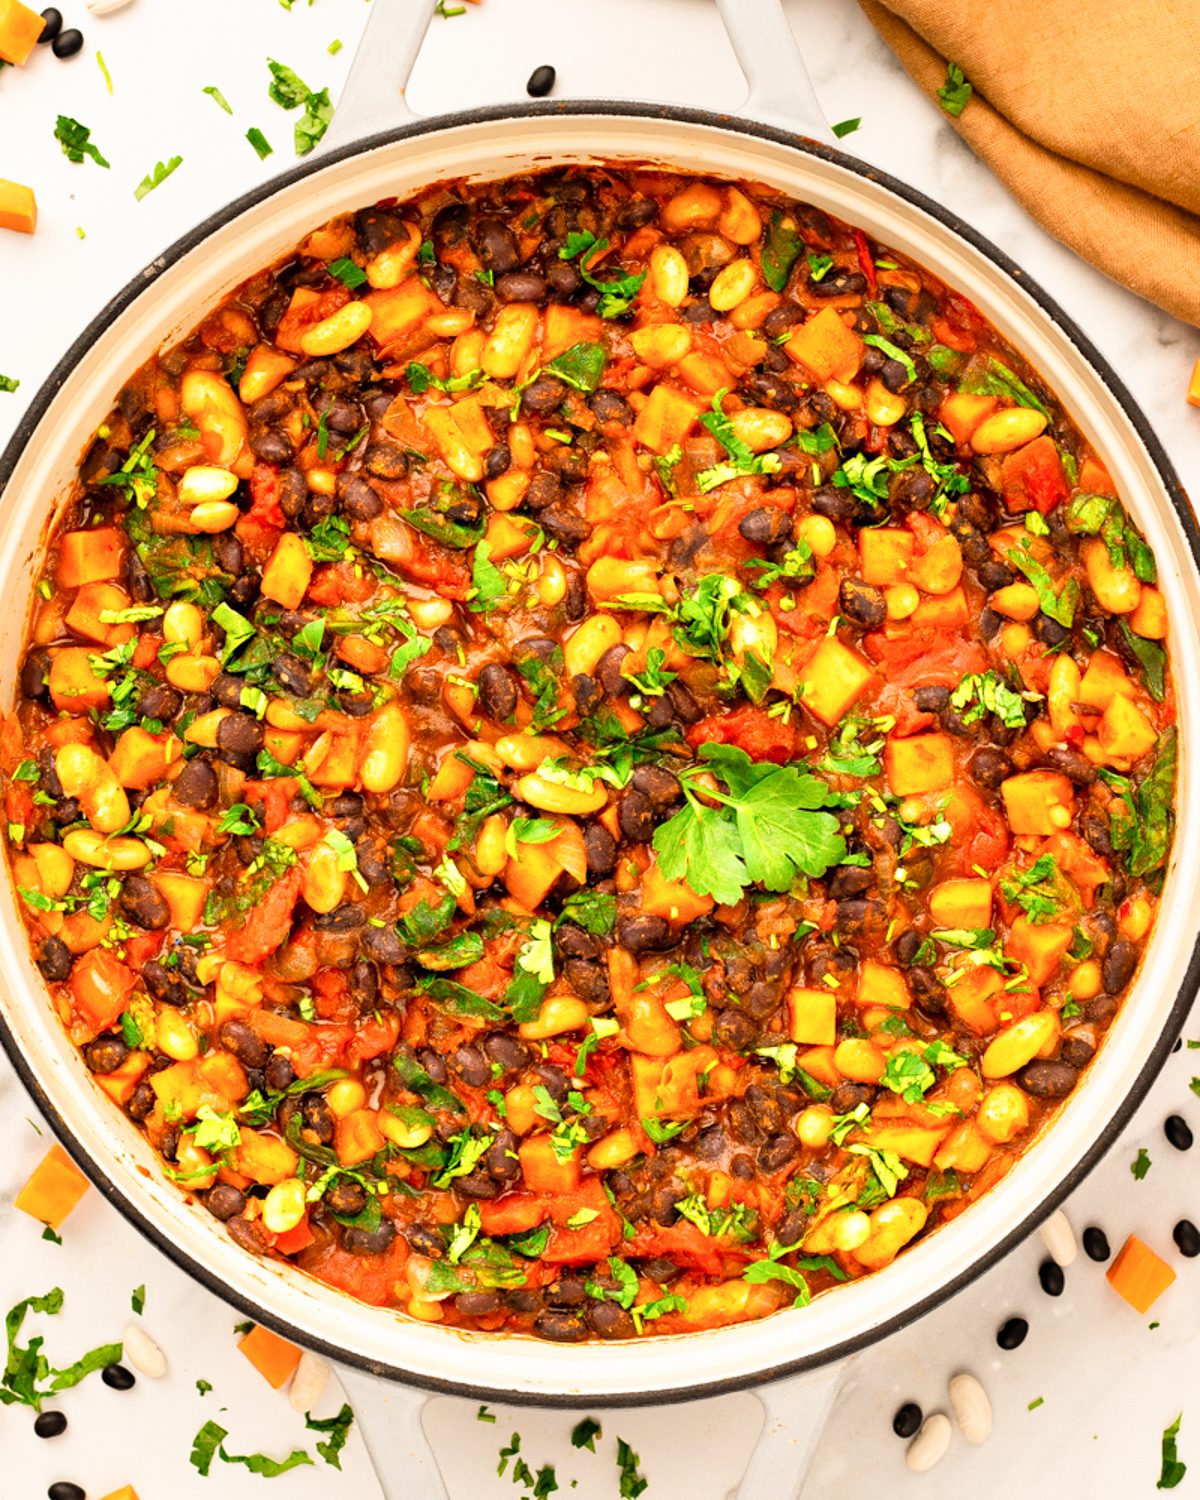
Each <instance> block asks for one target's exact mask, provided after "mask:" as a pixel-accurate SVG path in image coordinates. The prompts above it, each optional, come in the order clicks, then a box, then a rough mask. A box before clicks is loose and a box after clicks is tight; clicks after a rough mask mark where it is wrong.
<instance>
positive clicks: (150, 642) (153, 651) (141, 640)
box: [130, 635, 163, 671]
mask: <svg viewBox="0 0 1200 1500" xmlns="http://www.w3.org/2000/svg"><path fill="white" fill-rule="evenodd" d="M162 643H163V638H162V636H161V635H140V636H138V643H137V645H136V646H135V647H134V648H133V660H132V661H131V662H130V665H131V666H134V667H140V668H141V669H142V670H143V671H144V670H145V669H146V668H147V667H148V666H149V665H150V664H151V662H153V661H154V660H155V659H156V658H157V656H158V650H159V647H160V646H161V645H162Z"/></svg>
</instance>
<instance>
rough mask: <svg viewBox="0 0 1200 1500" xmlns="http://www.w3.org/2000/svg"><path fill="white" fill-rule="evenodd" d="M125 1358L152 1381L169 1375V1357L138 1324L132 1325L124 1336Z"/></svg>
mask: <svg viewBox="0 0 1200 1500" xmlns="http://www.w3.org/2000/svg"><path fill="white" fill-rule="evenodd" d="M122 1343H123V1344H124V1348H125V1358H126V1359H127V1360H128V1361H129V1363H130V1364H131V1365H132V1366H133V1368H134V1369H135V1370H140V1371H141V1372H142V1374H143V1375H148V1376H149V1377H150V1379H151V1380H161V1379H162V1377H163V1376H164V1375H165V1374H166V1373H167V1356H166V1355H165V1354H164V1353H163V1352H162V1350H161V1349H160V1348H159V1347H158V1345H157V1344H156V1343H155V1342H154V1340H153V1339H152V1338H151V1337H150V1335H149V1334H148V1333H146V1332H145V1331H144V1330H143V1329H141V1328H139V1327H138V1326H137V1324H136V1323H130V1325H129V1327H128V1328H127V1329H126V1330H125V1333H124V1335H123V1336H122Z"/></svg>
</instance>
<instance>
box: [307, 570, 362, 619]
mask: <svg viewBox="0 0 1200 1500" xmlns="http://www.w3.org/2000/svg"><path fill="white" fill-rule="evenodd" d="M374 588H375V581H374V579H373V578H371V576H370V575H369V574H368V573H367V571H366V570H365V569H361V570H360V571H359V572H358V573H356V572H355V571H354V567H353V565H352V564H351V563H341V562H339V563H324V564H322V566H321V567H319V568H316V569H314V570H313V576H312V580H311V582H310V583H309V585H308V597H309V598H310V599H311V600H312V601H313V603H314V604H324V605H326V606H327V607H329V608H333V607H334V606H336V605H338V604H361V603H362V602H363V600H364V599H369V598H370V597H371V594H372V592H373V591H374Z"/></svg>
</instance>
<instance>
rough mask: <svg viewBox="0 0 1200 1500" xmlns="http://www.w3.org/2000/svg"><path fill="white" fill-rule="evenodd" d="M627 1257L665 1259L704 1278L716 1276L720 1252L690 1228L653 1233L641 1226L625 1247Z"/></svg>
mask: <svg viewBox="0 0 1200 1500" xmlns="http://www.w3.org/2000/svg"><path fill="white" fill-rule="evenodd" d="M625 1251H626V1253H627V1254H628V1255H636V1256H642V1257H645V1258H646V1259H647V1260H653V1259H654V1258H655V1256H658V1255H665V1256H667V1257H668V1259H670V1260H673V1261H675V1262H676V1264H678V1265H681V1266H690V1267H691V1268H692V1269H693V1270H694V1271H703V1273H704V1274H705V1275H706V1276H720V1274H721V1271H722V1269H723V1268H722V1265H721V1252H720V1248H719V1246H718V1244H717V1242H716V1241H715V1240H713V1239H712V1238H710V1236H708V1235H707V1234H702V1233H701V1231H700V1230H699V1229H697V1228H696V1226H695V1225H694V1224H688V1223H683V1224H672V1225H670V1227H669V1228H659V1227H658V1226H655V1227H654V1228H653V1229H651V1228H649V1227H647V1226H646V1225H645V1224H644V1223H643V1224H639V1225H638V1229H637V1233H636V1234H635V1235H634V1237H633V1239H632V1240H630V1241H628V1243H627V1244H626V1245H625Z"/></svg>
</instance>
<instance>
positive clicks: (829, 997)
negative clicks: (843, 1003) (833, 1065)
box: [788, 985, 837, 1047]
mask: <svg viewBox="0 0 1200 1500" xmlns="http://www.w3.org/2000/svg"><path fill="white" fill-rule="evenodd" d="M788 1017H789V1024H788V1032H789V1035H790V1036H791V1038H792V1041H793V1042H804V1043H806V1044H807V1045H808V1046H810V1047H832V1046H833V1044H834V1043H835V1042H836V1041H837V996H836V995H835V994H834V993H833V991H832V990H828V989H822V990H816V989H805V988H804V987H803V986H801V985H797V986H796V988H795V989H792V990H789V991H788Z"/></svg>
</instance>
